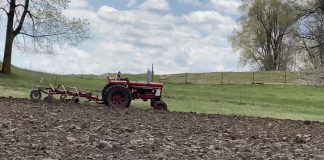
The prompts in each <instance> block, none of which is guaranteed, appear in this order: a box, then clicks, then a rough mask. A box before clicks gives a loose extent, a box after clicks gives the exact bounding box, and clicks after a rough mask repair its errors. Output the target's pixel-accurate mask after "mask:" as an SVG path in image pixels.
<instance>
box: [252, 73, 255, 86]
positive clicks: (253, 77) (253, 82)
mask: <svg viewBox="0 0 324 160" xmlns="http://www.w3.org/2000/svg"><path fill="white" fill-rule="evenodd" d="M252 74H253V78H252V79H253V82H252V84H255V81H254V72H253V73H252Z"/></svg>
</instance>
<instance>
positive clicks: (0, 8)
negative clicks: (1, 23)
mask: <svg viewBox="0 0 324 160" xmlns="http://www.w3.org/2000/svg"><path fill="white" fill-rule="evenodd" d="M0 10H2V11H4V12H5V13H6V14H8V13H9V12H8V11H7V10H6V9H5V8H3V7H0Z"/></svg>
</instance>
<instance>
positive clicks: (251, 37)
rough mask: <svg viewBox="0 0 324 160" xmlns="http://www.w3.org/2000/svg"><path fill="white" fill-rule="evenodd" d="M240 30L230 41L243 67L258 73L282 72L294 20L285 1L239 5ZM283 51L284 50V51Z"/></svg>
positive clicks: (285, 66) (254, 2)
mask: <svg viewBox="0 0 324 160" xmlns="http://www.w3.org/2000/svg"><path fill="white" fill-rule="evenodd" d="M241 12H242V18H241V21H240V23H241V26H242V29H241V30H239V31H236V32H235V33H234V34H233V35H232V36H231V38H230V41H231V42H232V46H233V48H234V49H235V50H239V51H240V53H241V62H242V63H243V64H248V63H251V64H255V65H258V67H259V69H260V70H266V71H269V70H286V69H287V65H288V62H287V61H288V60H289V53H288V52H285V51H288V49H286V48H288V47H289V43H287V41H288V39H289V37H288V36H287V35H288V34H289V33H291V32H293V31H294V27H293V25H294V23H295V21H296V20H297V15H296V14H295V12H294V10H293V7H292V6H291V3H290V2H289V1H286V0H255V1H249V0H245V1H243V4H242V6H241ZM285 49H286V50H285Z"/></svg>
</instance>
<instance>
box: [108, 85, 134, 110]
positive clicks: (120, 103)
mask: <svg viewBox="0 0 324 160" xmlns="http://www.w3.org/2000/svg"><path fill="white" fill-rule="evenodd" d="M131 100H132V97H131V94H130V92H129V91H128V89H127V88H125V87H124V86H120V85H116V86H111V87H109V89H108V90H107V91H106V101H107V103H108V105H107V106H110V107H119V108H128V107H129V106H130V103H131Z"/></svg>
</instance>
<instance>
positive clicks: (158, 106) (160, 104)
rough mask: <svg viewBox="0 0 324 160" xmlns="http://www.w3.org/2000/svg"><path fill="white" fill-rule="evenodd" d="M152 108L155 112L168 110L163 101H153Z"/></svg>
mask: <svg viewBox="0 0 324 160" xmlns="http://www.w3.org/2000/svg"><path fill="white" fill-rule="evenodd" d="M153 107H154V109H155V110H165V111H166V110H168V106H167V104H166V103H165V102H163V101H155V102H154V106H153Z"/></svg>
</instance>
